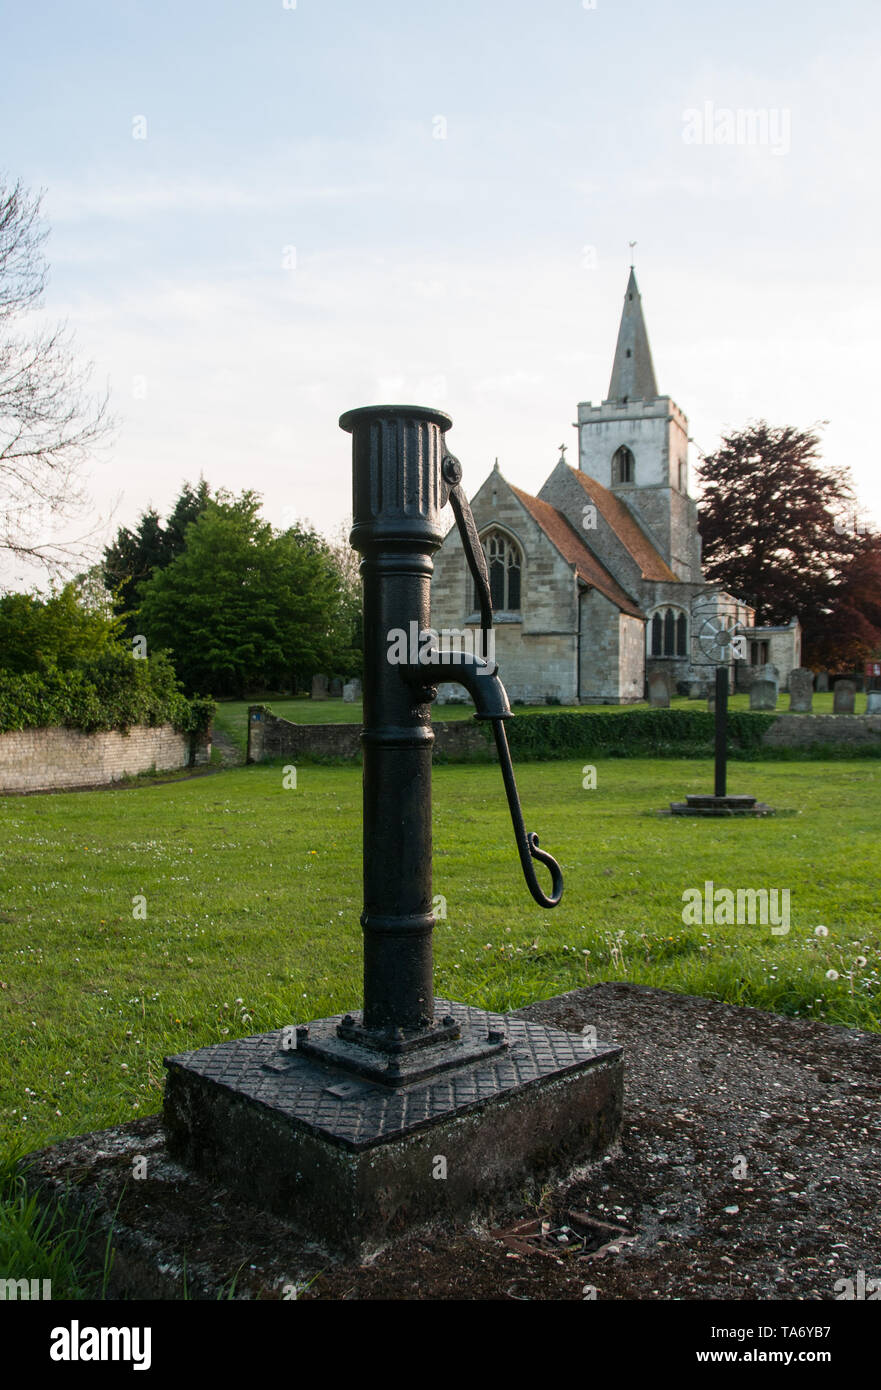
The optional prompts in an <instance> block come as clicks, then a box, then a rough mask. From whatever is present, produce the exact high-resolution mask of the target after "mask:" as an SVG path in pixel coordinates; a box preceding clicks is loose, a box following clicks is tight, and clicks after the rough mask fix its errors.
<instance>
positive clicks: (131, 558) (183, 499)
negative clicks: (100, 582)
mask: <svg viewBox="0 0 881 1390" xmlns="http://www.w3.org/2000/svg"><path fill="white" fill-rule="evenodd" d="M210 496H211V492H210V489H209V487H208V484H207V483H206V481H205V479H204V478H200V479H199V482H198V484H197V486H196V487H195V488H194V487H193V486H192V485H191V484H190V483H186V482H185V483H184V485H183V488H182V489H181V493H180V496H179V497H178V499H177V501H176V502H175V504H174V507H173V508H172V511H171V513H170V515H169V517H168V521H167V522H166V524H165V526H164V527H163V525H162V522H161V520H160V517H159V513H158V512H157V511H156V509H155V508H153V507H151V508H150V509H149V511H146V512H143V513H142V515H141V519H140V521H139V522H138V525H137V527H136V528H135V530H134V531H130V530H128V528H127V527H125V526H121V527H120V528H119V530H118V531H117V533H116V540H115V541H113V543H112V544H111V545H109V546H107V547H106V548H105V550H104V563H103V572H104V584H105V586H106V588H107V589H108V590H109V591H110V592H111V593H112V594H113V596H114V607H115V609H116V611H117V612H118V613H121V614H124V615H125V631H126V632H127V634H128V635H129V636H130V637H133V636H134V635H135V633H136V632H138V631H139V628H138V603H139V598H138V594H139V591H140V587H141V585H142V584H144V583H145V582H146V581H147V580H148V579H149V578H150V576H151V575H152V574H153V572H154V570H157V569H164V568H165V566H166V565H170V564H171V562H172V560H175V559H176V558H177V557H178V555H180V554H181V553H182V552H183V549H184V545H185V540H186V529H187V527H188V526H189V525H190V524H191V523H192V522H194V521H197V520H198V518H199V517H200V516H201V514H202V512H203V511H204V510H205V508H206V506H207V505H208V502H209V500H210Z"/></svg>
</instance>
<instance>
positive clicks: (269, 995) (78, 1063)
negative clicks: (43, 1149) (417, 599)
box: [0, 759, 881, 1149]
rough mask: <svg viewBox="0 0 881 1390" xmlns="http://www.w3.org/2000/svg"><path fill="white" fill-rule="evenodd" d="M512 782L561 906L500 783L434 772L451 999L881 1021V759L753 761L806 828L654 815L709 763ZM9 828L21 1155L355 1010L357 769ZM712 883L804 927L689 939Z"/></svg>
mask: <svg viewBox="0 0 881 1390" xmlns="http://www.w3.org/2000/svg"><path fill="white" fill-rule="evenodd" d="M518 780H519V783H520V790H521V795H522V799H523V804H524V809H525V817H526V824H527V828H528V829H535V830H536V831H538V832H539V834H540V836H541V842H542V845H543V846H544V847H546V848H547V849H549V850H550V851H551V852H552V853H553V854H555V855H556V856H557V857H558V858H559V859H560V861H561V863H562V865H563V870H564V873H565V876H566V892H565V895H564V899H563V903H562V905H561V906H560V908H558V909H557V910H556V911H552V912H548V911H543V910H541V909H539V908H537V907H536V906H535V904H534V903H533V902H532V899H531V898H530V897H529V896H528V893H527V891H526V888H525V885H524V883H523V880H522V875H521V872H520V867H519V863H518V861H517V856H516V852H515V848H514V842H513V836H512V832H511V826H510V822H509V820H508V814H507V808H506V805H505V800H504V796H503V793H502V785H501V778H500V775H499V771H498V768H497V767H495V766H484V765H478V766H475V765H462V766H446V767H443V766H442V767H437V768H436V769H435V773H434V791H435V811H434V825H435V892H436V893H437V894H441V895H443V897H444V898H445V900H446V918H442V919H441V920H440V921H439V923H438V927H437V930H436V933H435V942H436V966H437V970H436V982H437V989H438V993H439V994H441V995H444V994H446V995H449V996H452V997H453V998H456V999H461V1000H466V1001H468V1002H471V1003H474V1004H481V1005H484V1006H488V1007H491V1008H496V1009H507V1008H511V1007H516V1006H517V1005H520V1004H523V1003H525V1002H527V1001H530V1000H535V999H540V998H543V997H547V996H550V995H554V994H558V993H560V992H561V991H563V990H567V989H572V988H574V987H576V986H578V985H583V984H586V983H592V982H595V981H599V980H606V979H630V980H636V981H642V982H644V983H649V984H654V985H661V986H665V987H668V988H672V989H675V990H684V991H687V992H690V993H697V994H704V995H708V996H711V997H714V998H719V999H725V1000H729V1001H732V1002H735V1003H747V1004H754V1005H757V1006H759V1007H761V1008H768V1009H776V1010H779V1011H781V1012H784V1013H788V1014H792V1015H794V1016H799V1017H812V1018H819V1019H825V1020H827V1021H831V1022H838V1023H847V1024H852V1025H858V1026H861V1027H866V1028H874V1029H877V1028H879V1027H881V1012H879V973H878V972H879V949H881V926H879V914H878V910H877V881H878V875H877V856H878V844H879V832H881V803H879V791H881V769H879V767H878V765H877V764H876V763H867V762H862V761H861V762H834V763H816V762H815V763H807V764H804V763H801V764H800V763H781V764H775V763H760V764H756V765H752V764H747V763H739V764H737V765H736V767H735V768H734V769H733V770H732V775H731V779H730V780H731V790H732V791H734V792H738V791H749V792H751V793H753V794H756V795H758V796H760V797H761V798H763V799H765V800H767V801H769V802H770V803H771V804H772V805H775V806H778V807H781V808H790V809H792V810H794V811H796V812H798V813H799V814H797V815H793V816H781V817H778V818H776V819H772V820H767V821H755V822H742V821H741V822H736V821H715V822H714V821H702V820H678V819H670V818H657V817H653V816H652V815H650V814H647V813H648V812H650V811H652V810H653V809H655V808H658V807H660V806H663V805H665V804H666V803H667V802H669V801H670V800H671V799H674V798H675V799H679V798H680V797H681V796H683V795H684V794H685V793H686V792H690V791H701V790H708V789H709V788H710V783H711V768H710V765H709V764H708V763H706V762H701V763H696V762H688V761H669V762H664V761H648V760H635V759H634V760H629V759H614V760H610V761H606V762H600V763H598V764H597V780H598V786H597V788H596V790H585V789H584V788H583V786H582V767H581V765H580V763H573V762H554V763H544V764H540V763H530V764H523V765H521V767H520V769H519V772H518ZM0 813H2V817H3V827H2V830H3V844H4V850H3V857H2V867H0V890H2V897H0V985H2V990H0V1010H2V1030H0V1115H2V1127H3V1130H4V1131H5V1133H6V1135H7V1136H11V1137H12V1139H13V1141H14V1143H15V1144H16V1145H17V1146H18V1147H20V1148H21V1149H29V1148H34V1147H37V1146H40V1145H43V1144H46V1143H50V1142H52V1141H54V1140H55V1139H57V1138H60V1137H63V1136H65V1135H69V1134H74V1133H78V1132H81V1131H85V1130H89V1129H96V1128H103V1127H105V1126H108V1125H112V1124H115V1123H118V1122H120V1121H123V1120H126V1119H131V1118H134V1117H135V1116H137V1115H143V1114H148V1113H150V1112H153V1111H156V1110H158V1109H159V1108H160V1105H161V1097H162V1085H163V1068H162V1057H163V1055H164V1054H166V1053H170V1052H179V1051H184V1050H186V1049H189V1048H193V1047H199V1046H204V1045H206V1044H209V1043H213V1042H218V1041H220V1040H221V1039H223V1038H228V1037H233V1036H237V1035H245V1034H249V1033H256V1032H260V1031H263V1030H266V1029H269V1028H275V1027H279V1026H281V1025H282V1024H286V1023H292V1022H301V1021H305V1020H308V1019H310V1018H316V1017H321V1016H322V1015H325V1014H328V1013H332V1012H336V1011H338V1010H341V1009H352V1008H356V1007H357V1006H358V1004H359V1002H360V973H361V931H360V927H359V924H358V913H359V911H360V905H361V891H360V837H361V829H360V827H361V786H360V771H359V769H358V768H356V767H347V766H341V767H304V768H301V769H300V770H299V776H298V786H297V788H296V789H295V790H285V789H284V787H283V784H282V768H281V767H277V766H275V767H274V766H259V767H253V768H235V769H229V770H226V771H224V772H221V773H218V774H215V775H211V776H203V777H197V778H193V779H190V780H186V781H179V782H167V783H164V784H155V785H149V784H141V785H138V786H134V787H132V788H128V789H115V790H111V791H95V792H82V793H66V794H57V795H41V796H31V797H21V798H12V797H10V798H5V799H3V800H2V801H0ZM543 872H544V871H543V870H539V873H540V875H541V874H542V873H543ZM707 879H711V880H713V882H714V883H715V884H716V886H717V887H729V888H732V889H736V888H738V887H740V888H750V887H756V888H760V887H766V888H779V889H784V888H789V889H790V890H791V918H792V926H791V930H790V932H789V933H788V935H782V936H775V935H773V934H772V933H771V931H770V927H769V926H764V927H762V926H760V925H753V926H749V925H744V926H733V925H732V926H715V925H705V924H701V925H697V926H685V925H683V921H682V910H683V898H682V894H683V892H684V890H685V889H687V888H694V887H696V888H701V889H702V887H703V884H704V882H705V880H707ZM144 913H146V916H144ZM818 924H822V925H823V926H825V927H826V928H827V929H828V936H823V935H821V936H819V937H818V936H817V935H816V934H815V931H814V929H815V927H816V926H817V925H818ZM862 957H865V958H866V964H865V965H859V964H856V963H855V962H857V960H858V958H862ZM830 970H835V971H837V972H838V978H835V979H828V978H827V972H828V971H830Z"/></svg>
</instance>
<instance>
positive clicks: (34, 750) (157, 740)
mask: <svg viewBox="0 0 881 1390" xmlns="http://www.w3.org/2000/svg"><path fill="white" fill-rule="evenodd" d="M210 757H211V742H210V735H209V736H208V737H207V738H206V737H203V738H200V739H196V740H194V739H193V738H191V736H190V735H189V734H182V733H179V732H178V730H177V729H175V728H174V727H173V726H172V725H171V724H157V725H156V726H155V727H150V726H147V725H136V726H135V727H134V728H132V729H129V731H128V733H120V732H119V731H117V730H115V729H114V730H99V731H98V732H96V733H92V734H85V733H82V732H81V731H80V730H79V729H61V728H56V729H20V730H15V731H13V732H11V733H6V734H0V793H2V794H6V793H8V792H43V791H58V790H61V789H63V788H65V787H100V786H104V785H106V784H107V783H108V782H118V781H119V780H120V778H122V777H132V776H134V775H136V774H137V773H139V772H149V771H150V769H151V768H153V767H155V769H156V771H157V772H168V771H171V770H172V769H174V768H179V767H190V766H193V765H194V764H201V763H207V762H208V761H209V759H210Z"/></svg>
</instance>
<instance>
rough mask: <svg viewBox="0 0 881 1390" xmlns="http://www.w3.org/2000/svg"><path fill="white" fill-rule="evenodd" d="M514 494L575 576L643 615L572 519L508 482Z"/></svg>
mask: <svg viewBox="0 0 881 1390" xmlns="http://www.w3.org/2000/svg"><path fill="white" fill-rule="evenodd" d="M508 486H509V487H510V489H511V491H512V492H513V494H514V496H515V497H517V498H519V500H520V501H521V502H522V503H523V506H524V507H525V508H526V510H527V511H528V512H529V514H530V516H531V517H532V518H533V519H534V520H535V521H537V522H538V524H539V526H540V527H541V529H542V530H543V531H544V533H545V535H546V536H547V538H548V540H549V541H551V543H552V544H553V545H555V546H556V548H557V550H559V552H560V554H561V555H562V556H563V558H564V559H565V560H568V561H569V563H570V565H574V567H575V572H576V574H577V575H578V578H579V579H581V580H582V581H583V582H584V583H585V584H588V585H590V587H591V588H592V589H597V590H598V591H599V592H600V593H601V594H603V595H604V596H605V597H606V598H607V599H610V600H611V602H612V603H614V604H615V605H616V607H618V608H620V609H621V611H622V612H624V613H629V614H630V615H631V617H633V618H644V617H645V614H644V613H643V611H642V609H641V608H638V607H637V605H636V604H635V603H634V602H633V599H632V598H631V597H630V595H629V594H627V593H625V591H624V590H623V589H622V588H621V585H620V584H619V583H618V581H617V580H616V579H613V578H612V576H611V574H609V571H608V570H607V569H606V568H605V566H604V565H601V564H600V562H599V560H598V559H597V557H596V556H595V555H593V554H592V553H591V551H590V550H588V548H587V546H586V545H585V544H584V541H583V540H582V539H581V537H580V536H579V534H578V532H577V531H576V530H575V528H574V526H573V525H572V524H571V522H569V521H567V519H566V517H565V516H564V515H563V513H562V512H560V511H558V510H557V508H556V507H552V506H551V504H550V502H543V501H542V500H541V498H540V497H533V496H532V494H531V493H529V492H522V491H521V489H520V488H519V487H514V485H513V483H508Z"/></svg>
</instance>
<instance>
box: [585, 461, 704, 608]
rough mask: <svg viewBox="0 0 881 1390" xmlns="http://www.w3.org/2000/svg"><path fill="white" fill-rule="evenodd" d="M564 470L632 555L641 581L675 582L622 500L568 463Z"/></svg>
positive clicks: (665, 563) (669, 570)
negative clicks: (573, 479)
mask: <svg viewBox="0 0 881 1390" xmlns="http://www.w3.org/2000/svg"><path fill="white" fill-rule="evenodd" d="M566 467H567V468H569V472H570V473H571V474H573V476H574V477H576V478H577V479H578V481H579V483H580V484H581V486H582V487H583V488H584V491H585V492H586V493H587V495H588V497H589V498H590V500H591V502H592V503H593V504H594V506H595V507H596V509H597V511H598V512H599V514H600V516H601V517H602V518H603V520H604V521H605V522H606V523H607V525H608V526H609V527H610V528H611V529H612V530H613V531H614V533H615V535H616V536H617V537H618V539H619V541H620V542H621V544H622V545H623V546H624V549H625V550H626V551H627V552H628V554H630V555H632V556H633V559H634V560H635V561H636V563H637V564H638V565H639V568H640V569H641V570H642V577H643V579H661V580H664V581H665V582H666V583H667V584H670V583H674V584H675V583H677V582H678V581H677V577H676V575H675V574H674V573H673V571H672V570H671V568H670V566H669V565H668V564H667V561H666V560H665V559H664V558H663V556H662V555H661V554H659V552H658V551H657V550H656V549H655V547H654V546H653V545H652V543H651V541H650V540H649V538H648V536H647V535H646V534H645V532H644V531H643V529H642V527H641V526H640V525H639V522H638V521H637V520H636V518H635V517H634V515H633V513H632V512H631V511H630V509H629V508H628V507H626V506H625V505H624V503H623V502H622V501H621V499H620V498H619V497H616V496H615V494H614V492H610V491H609V489H608V488H606V487H603V485H602V483H598V482H597V480H596V478H590V477H588V475H587V474H586V473H582V471H581V469H580V468H570V467H569V464H568V463H567V464H566Z"/></svg>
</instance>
